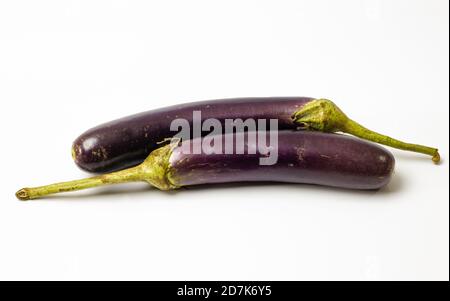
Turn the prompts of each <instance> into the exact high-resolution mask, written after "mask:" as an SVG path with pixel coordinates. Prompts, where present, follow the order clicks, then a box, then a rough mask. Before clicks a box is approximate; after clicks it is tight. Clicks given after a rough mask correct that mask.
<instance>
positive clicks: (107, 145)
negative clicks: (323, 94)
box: [72, 97, 313, 172]
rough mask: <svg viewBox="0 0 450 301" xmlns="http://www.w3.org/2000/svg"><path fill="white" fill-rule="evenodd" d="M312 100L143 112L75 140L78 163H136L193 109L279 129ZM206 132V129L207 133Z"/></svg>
mask: <svg viewBox="0 0 450 301" xmlns="http://www.w3.org/2000/svg"><path fill="white" fill-rule="evenodd" d="M311 100H313V99H312V98H307V97H268V98H235V99H221V100H210V101H202V102H193V103H187V104H182V105H175V106H170V107H166V108H162V109H158V110H152V111H147V112H143V113H140V114H136V115H132V116H128V117H125V118H121V119H118V120H114V121H111V122H108V123H105V124H102V125H99V126H97V127H94V128H92V129H90V130H88V131H86V132H85V133H83V134H82V135H81V136H79V137H78V138H77V139H76V140H75V141H74V143H73V148H72V155H73V157H74V160H75V162H76V164H77V165H78V166H79V167H80V168H82V169H84V170H87V171H91V172H106V171H113V170H118V169H123V168H126V167H130V166H133V165H137V164H139V163H141V162H142V161H144V160H145V158H146V157H147V156H148V155H149V154H150V152H151V151H152V150H154V149H156V148H158V147H159V146H160V145H159V144H158V143H159V142H161V141H163V140H164V139H166V138H170V137H173V136H174V135H175V134H176V132H173V131H170V125H171V122H172V121H173V120H175V119H177V118H183V119H186V120H187V121H189V123H190V126H191V128H192V120H193V111H200V112H201V116H202V120H206V119H208V118H215V119H218V120H219V121H220V122H221V123H222V125H223V124H224V121H225V119H237V118H240V119H242V120H246V119H248V118H253V119H255V120H257V119H265V120H269V119H277V120H278V128H279V129H295V128H296V127H297V126H296V125H295V123H294V122H293V120H292V114H293V113H294V112H295V111H296V110H298V109H299V108H301V107H302V106H303V105H305V104H306V103H308V102H310V101H311ZM206 134H207V133H206Z"/></svg>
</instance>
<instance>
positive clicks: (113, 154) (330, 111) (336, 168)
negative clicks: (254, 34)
mask: <svg viewBox="0 0 450 301" xmlns="http://www.w3.org/2000/svg"><path fill="white" fill-rule="evenodd" d="M194 111H200V112H201V114H202V119H204V120H206V119H209V118H215V119H217V120H219V121H220V122H221V124H222V125H223V124H224V123H225V121H226V120H227V119H242V120H247V119H248V118H253V119H258V120H260V119H262V120H267V121H268V120H270V119H277V120H278V129H279V132H278V143H277V144H278V145H277V146H276V148H275V149H272V150H271V151H275V152H277V156H278V159H277V161H276V163H275V164H273V165H261V164H259V163H260V158H261V157H262V156H267V153H261V151H260V150H259V149H258V147H256V145H255V144H257V143H258V141H250V140H246V142H247V143H246V144H245V149H244V152H243V153H244V154H236V153H235V152H233V154H219V153H218V154H214V153H213V154H205V153H203V152H201V153H197V154H196V153H192V152H191V153H187V152H185V151H183V150H185V149H186V147H188V148H191V147H192V144H194V143H195V142H200V143H201V142H202V141H201V139H204V138H202V137H197V138H194V139H192V140H186V141H182V142H178V143H168V144H165V145H164V144H163V143H161V142H164V141H166V140H167V139H168V138H170V137H172V136H173V135H174V132H173V131H171V129H170V125H171V122H172V121H173V120H174V119H177V118H184V119H185V120H187V121H189V122H190V126H191V128H192V123H193V112H194ZM337 132H342V133H347V134H350V135H353V136H356V137H359V138H362V139H358V138H355V137H351V136H349V135H342V134H337ZM247 134H248V133H247ZM230 135H231V136H235V135H236V134H233V133H231V134H223V135H222V136H221V137H220V139H222V140H223V142H225V140H227V139H229V138H231V139H233V138H235V137H230ZM266 135H269V134H268V133H267V134H266ZM265 138H266V140H267V141H268V139H270V138H269V137H265ZM198 140H200V141H198ZM364 140H370V141H373V142H376V143H380V144H385V145H388V146H391V147H394V148H399V149H403V150H408V151H414V152H419V153H423V154H427V155H430V156H432V160H433V161H434V162H435V163H437V162H439V160H440V157H439V153H438V150H437V149H435V148H430V147H426V146H422V145H417V144H410V143H405V142H402V141H399V140H395V139H393V138H390V137H388V136H385V135H381V134H379V133H376V132H373V131H371V130H368V129H367V128H365V127H363V126H361V125H360V124H358V123H357V122H355V121H353V120H352V119H350V118H348V117H347V116H346V115H345V114H344V113H343V112H342V111H341V110H340V109H339V108H338V107H337V106H336V105H335V104H334V103H333V102H331V101H330V100H327V99H314V98H307V97H270V98H236V99H223V100H211V101H202V102H194V103H187V104H182V105H176V106H171V107H167V108H162V109H158V110H153V111H148V112H143V113H140V114H136V115H132V116H128V117H125V118H122V119H118V120H115V121H111V122H108V123H105V124H102V125H99V126H97V127H95V128H92V129H90V130H88V131H86V132H85V133H83V134H82V135H81V136H79V137H78V138H77V139H76V140H75V142H74V143H73V147H72V156H73V158H74V160H75V162H76V164H77V165H78V166H79V167H80V168H82V169H83V170H86V171H89V172H95V173H100V175H97V176H95V177H91V178H87V179H82V180H76V181H70V182H62V183H56V184H51V185H47V186H41V187H34V188H23V189H21V190H19V191H18V192H17V193H16V196H17V197H18V198H19V199H21V200H28V199H34V198H38V197H42V196H45V195H49V194H53V193H58V192H67V191H73V190H80V189H85V188H91V187H96V186H100V185H106V184H116V183H123V182H132V181H145V182H148V183H149V184H151V185H152V186H154V187H157V188H159V189H161V190H171V189H176V188H179V187H183V186H190V185H199V184H212V183H229V182H256V181H257V182H287V183H307V184H318V185H326V186H333V187H340V188H349V189H379V188H381V187H383V186H385V185H386V184H387V183H388V182H389V181H390V179H391V177H392V172H393V170H394V165H395V160H394V157H393V156H392V154H391V153H390V152H389V151H387V150H386V149H384V148H382V147H380V146H378V145H376V144H373V143H370V142H366V141H364ZM250 148H251V149H255V150H256V152H249V151H248V150H249V149H250ZM108 172H109V173H108Z"/></svg>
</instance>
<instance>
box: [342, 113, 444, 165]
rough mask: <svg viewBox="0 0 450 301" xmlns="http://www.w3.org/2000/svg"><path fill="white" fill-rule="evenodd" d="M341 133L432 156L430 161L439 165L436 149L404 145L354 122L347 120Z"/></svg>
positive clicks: (417, 145) (409, 144)
mask: <svg viewBox="0 0 450 301" xmlns="http://www.w3.org/2000/svg"><path fill="white" fill-rule="evenodd" d="M341 131H342V132H345V133H348V134H350V135H354V136H356V137H359V138H362V139H366V140H370V141H373V142H376V143H380V144H384V145H387V146H390V147H393V148H398V149H401V150H405V151H411V152H416V153H422V154H425V155H430V156H432V160H433V162H434V163H439V161H440V160H441V157H440V155H439V151H438V149H436V148H433V147H428V146H425V145H420V144H412V143H406V142H403V141H400V140H397V139H394V138H391V137H389V136H386V135H382V134H379V133H377V132H374V131H371V130H369V129H367V128H365V127H363V126H362V125H360V124H359V123H357V122H356V121H353V120H351V119H348V121H347V122H346V123H345V124H344V125H343V128H342V129H341Z"/></svg>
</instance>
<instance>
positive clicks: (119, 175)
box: [16, 145, 178, 201]
mask: <svg viewBox="0 0 450 301" xmlns="http://www.w3.org/2000/svg"><path fill="white" fill-rule="evenodd" d="M171 154H172V146H171V145H166V146H163V147H161V148H159V149H157V150H155V151H153V152H152V153H151V154H150V155H149V156H148V157H147V159H145V161H144V162H143V163H142V164H140V165H138V166H136V167H132V168H128V169H125V170H121V171H116V172H112V173H109V174H104V175H101V176H96V177H92V178H87V179H81V180H75V181H68V182H61V183H55V184H50V185H46V186H39V187H33V188H22V189H20V190H19V191H17V192H16V197H17V198H18V199H19V200H22V201H26V200H31V199H36V198H40V197H43V196H47V195H50V194H55V193H60V192H68V191H76V190H82V189H87V188H93V187H98V186H102V185H110V184H119V183H127V182H139V181H145V182H148V183H149V184H150V185H152V186H154V187H156V188H158V189H161V190H168V189H173V188H177V187H178V186H177V185H176V184H174V183H173V182H172V181H171V180H170V179H169V176H168V174H169V158H170V155H171Z"/></svg>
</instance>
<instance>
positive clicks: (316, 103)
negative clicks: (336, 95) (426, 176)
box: [292, 99, 440, 163]
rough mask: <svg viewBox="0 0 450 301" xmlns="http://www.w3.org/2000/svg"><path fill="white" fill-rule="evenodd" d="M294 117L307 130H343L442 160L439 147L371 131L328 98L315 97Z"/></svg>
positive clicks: (332, 131)
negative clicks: (349, 116) (412, 142)
mask: <svg viewBox="0 0 450 301" xmlns="http://www.w3.org/2000/svg"><path fill="white" fill-rule="evenodd" d="M292 119H293V121H294V122H295V123H296V124H297V125H298V126H299V127H300V128H303V129H306V130H315V131H321V132H327V133H335V132H343V133H347V134H351V135H354V136H356V137H359V138H362V139H365V140H369V141H373V142H376V143H380V144H384V145H387V146H390V147H394V148H398V149H402V150H406V151H412V152H418V153H423V154H426V155H430V156H432V160H433V162H434V163H439V161H440V155H439V152H438V149H436V148H432V147H428V146H424V145H419V144H411V143H406V142H403V141H400V140H396V139H394V138H391V137H389V136H385V135H382V134H379V133H377V132H374V131H371V130H369V129H367V128H365V127H363V126H362V125H360V124H359V123H357V122H355V121H353V120H352V119H350V118H348V117H347V115H345V114H344V113H343V112H342V110H341V109H339V107H338V106H336V105H335V104H334V103H333V102H332V101H331V100H328V99H315V100H313V101H311V102H309V103H307V104H305V105H304V106H303V107H301V108H300V109H299V110H298V111H296V112H295V113H294V114H293V115H292Z"/></svg>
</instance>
